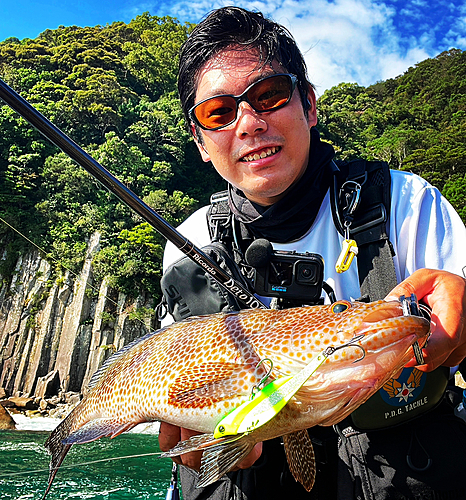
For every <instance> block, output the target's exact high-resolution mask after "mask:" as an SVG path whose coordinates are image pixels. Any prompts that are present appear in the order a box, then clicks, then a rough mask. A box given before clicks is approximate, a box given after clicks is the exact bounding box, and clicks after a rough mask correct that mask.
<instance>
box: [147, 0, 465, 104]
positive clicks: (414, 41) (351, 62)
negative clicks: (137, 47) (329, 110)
mask: <svg viewBox="0 0 466 500" xmlns="http://www.w3.org/2000/svg"><path fill="white" fill-rule="evenodd" d="M153 1H154V3H153V4H152V5H151V4H150V3H149V2H150V0H149V2H147V1H146V3H145V9H144V10H149V11H150V12H151V13H152V14H154V15H170V16H173V17H177V18H178V19H179V20H180V21H181V22H183V21H191V22H198V21H199V20H200V19H201V18H203V17H204V16H205V15H206V14H207V13H208V12H210V11H211V10H212V9H214V8H218V7H221V6H223V5H231V4H234V5H237V6H240V7H244V8H248V9H251V10H259V11H261V12H263V13H264V14H265V15H266V16H268V17H271V18H272V19H274V20H275V21H277V22H279V23H281V24H283V25H284V26H286V27H287V28H288V29H289V30H290V31H291V33H292V34H293V36H294V37H295V38H296V40H297V42H298V45H299V46H300V48H301V50H302V51H303V52H304V53H305V59H306V62H307V64H308V69H309V76H310V79H311V81H312V82H313V83H315V84H316V86H317V90H318V93H319V94H322V93H323V92H324V91H325V90H326V89H328V88H330V87H332V86H334V85H337V84H338V83H340V82H356V83H358V84H360V85H364V86H367V85H370V84H372V83H375V82H377V81H380V80H385V79H387V78H392V77H395V76H398V75H400V74H402V73H403V72H404V71H406V70H407V69H408V68H409V67H410V66H413V65H414V64H416V63H418V62H420V61H422V60H423V59H426V58H428V57H433V56H435V55H437V54H438V53H439V52H440V51H441V50H445V48H441V50H437V44H436V36H435V32H434V31H435V30H436V29H437V31H438V29H439V28H438V27H437V26H438V19H434V18H433V16H434V14H433V13H432V12H431V7H429V5H430V4H429V3H428V2H426V1H425V0H411V1H409V0H408V1H407V2H400V4H402V5H400V10H399V11H398V12H397V11H396V9H395V6H394V4H393V2H392V4H391V5H388V3H384V2H380V1H378V0H313V1H312V2H309V1H308V0H270V1H264V0H250V1H247V0H246V1H233V2H232V1H231V0H230V1H228V0H214V2H212V1H211V0H200V1H199V2H188V1H187V0H181V1H177V0H174V1H173V2H172V3H166V0H165V2H163V3H162V4H161V3H160V2H157V1H156V0H153ZM455 1H459V0H451V1H448V2H446V3H445V4H444V5H445V9H444V10H445V12H447V11H448V15H449V16H450V15H451V14H452V13H454V12H455V11H456V12H458V11H459V9H461V6H462V3H460V4H459V5H453V3H454V2H455ZM387 2H388V0H387ZM440 3H443V1H442V0H440ZM440 3H439V4H440ZM439 4H437V6H438V5H439ZM401 9H403V11H404V14H403V15H402V14H401V12H400V11H401ZM436 14H437V13H436ZM456 19H457V22H456V24H455V27H451V29H450V33H449V34H448V37H449V40H450V41H451V43H452V44H456V46H457V47H459V48H462V47H465V46H466V34H465V30H464V20H465V17H464V12H463V16H462V21H463V25H461V21H460V19H458V17H457V18H456ZM424 24H425V26H424ZM444 40H445V38H444ZM453 42H454V43H453ZM445 43H446V40H445ZM447 48H449V47H447Z"/></svg>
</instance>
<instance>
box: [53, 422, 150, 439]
mask: <svg viewBox="0 0 466 500" xmlns="http://www.w3.org/2000/svg"><path fill="white" fill-rule="evenodd" d="M139 423H140V422H123V423H122V422H121V421H117V420H115V419H111V418H96V419H95V420H91V421H90V422H87V423H86V424H84V425H83V426H82V427H80V428H79V429H78V430H76V431H74V432H72V433H71V434H70V435H69V436H68V437H66V438H65V439H63V441H62V443H63V444H69V445H71V444H83V443H90V442H91V441H95V440H96V439H99V438H101V437H111V438H114V437H116V436H118V435H119V434H121V433H123V432H126V431H129V430H130V429H132V428H133V427H134V426H136V425H137V424H139Z"/></svg>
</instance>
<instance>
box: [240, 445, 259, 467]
mask: <svg viewBox="0 0 466 500" xmlns="http://www.w3.org/2000/svg"><path fill="white" fill-rule="evenodd" d="M261 454H262V443H256V445H255V446H254V448H253V449H252V451H251V452H250V453H249V455H247V456H246V457H245V458H243V460H241V462H240V463H239V464H237V465H236V467H235V469H233V470H236V469H248V468H249V467H251V466H252V465H254V463H255V462H256V461H257V460H258V459H259V457H260V456H261Z"/></svg>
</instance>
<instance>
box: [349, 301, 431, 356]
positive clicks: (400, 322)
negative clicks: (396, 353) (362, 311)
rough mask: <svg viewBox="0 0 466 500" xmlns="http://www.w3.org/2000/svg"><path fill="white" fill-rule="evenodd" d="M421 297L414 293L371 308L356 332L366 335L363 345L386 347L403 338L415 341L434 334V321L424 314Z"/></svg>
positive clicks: (356, 333)
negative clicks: (420, 304) (419, 301)
mask: <svg viewBox="0 0 466 500" xmlns="http://www.w3.org/2000/svg"><path fill="white" fill-rule="evenodd" d="M422 309H423V308H420V307H419V304H418V302H417V299H416V297H415V296H412V297H411V298H409V299H406V298H405V297H404V296H403V297H400V300H399V301H388V302H381V303H380V304H379V307H378V308H377V309H374V310H373V311H370V312H369V313H368V314H367V315H366V316H365V317H364V319H363V321H362V322H361V323H360V324H359V326H358V328H357V329H356V332H355V335H364V338H363V340H362V341H361V342H360V344H361V345H362V346H364V344H368V345H372V344H373V345H378V348H383V347H386V346H388V345H390V344H392V343H394V342H397V341H399V340H401V339H403V338H407V337H410V336H411V337H412V339H413V341H412V342H413V343H414V342H415V341H416V340H419V339H422V338H426V339H427V338H428V336H429V334H430V321H429V319H427V318H426V317H425V316H423V315H422V313H421V310H422Z"/></svg>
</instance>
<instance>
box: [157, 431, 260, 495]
mask: <svg viewBox="0 0 466 500" xmlns="http://www.w3.org/2000/svg"><path fill="white" fill-rule="evenodd" d="M247 436H248V435H246V434H238V435H236V436H225V437H221V438H214V436H213V434H199V435H197V436H192V437H190V438H189V439H187V440H186V441H181V442H179V443H178V444H177V445H176V446H175V447H174V448H172V449H171V450H169V451H167V452H165V453H163V454H162V457H176V456H178V455H182V454H183V453H188V452H191V451H203V452H204V453H203V455H202V461H201V469H200V472H199V481H198V483H197V485H196V486H197V487H198V488H201V487H204V486H208V485H209V484H211V483H213V482H214V481H217V479H219V478H220V477H221V476H223V475H224V474H226V473H227V472H229V471H230V470H231V469H233V467H234V466H235V465H236V464H237V463H238V462H240V461H241V460H242V459H243V458H244V457H245V456H246V455H248V453H249V452H250V451H251V450H252V449H253V448H254V445H255V444H256V442H255V440H253V439H250V438H248V437H247Z"/></svg>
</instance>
